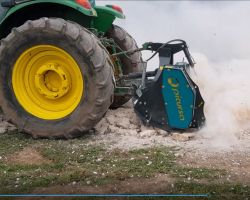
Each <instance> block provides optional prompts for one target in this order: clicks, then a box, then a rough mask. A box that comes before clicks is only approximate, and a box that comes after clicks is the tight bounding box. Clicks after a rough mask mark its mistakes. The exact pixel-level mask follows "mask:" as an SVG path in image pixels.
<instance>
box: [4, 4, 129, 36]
mask: <svg viewBox="0 0 250 200" xmlns="http://www.w3.org/2000/svg"><path fill="white" fill-rule="evenodd" d="M0 2H9V4H6V5H5V6H7V7H1V15H0V17H1V18H0V21H1V25H0V38H4V37H6V36H7V35H8V34H9V33H10V32H11V30H12V28H13V27H19V26H21V25H22V24H24V23H25V22H26V21H28V20H35V19H39V18H41V17H44V16H46V17H57V18H62V19H65V20H70V21H73V22H76V23H78V24H80V25H82V26H83V27H86V28H95V29H97V30H98V31H102V32H104V33H106V32H107V30H108V29H109V27H110V26H111V25H112V23H113V21H114V20H115V18H116V17H118V18H125V16H124V14H123V13H120V12H118V11H117V10H115V9H113V8H111V6H110V5H107V6H95V1H93V0H92V1H91V2H90V3H91V7H90V8H89V9H88V8H85V7H83V6H81V5H79V4H78V3H77V1H76V0H29V1H26V0H13V1H6V0H0Z"/></svg>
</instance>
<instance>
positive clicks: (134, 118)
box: [129, 113, 141, 126]
mask: <svg viewBox="0 0 250 200" xmlns="http://www.w3.org/2000/svg"><path fill="white" fill-rule="evenodd" d="M129 121H130V123H131V124H134V125H137V126H140V124H141V121H140V118H139V117H137V115H136V114H135V113H133V115H132V117H131V118H130V119H129Z"/></svg>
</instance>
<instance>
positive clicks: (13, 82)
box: [0, 18, 115, 139]
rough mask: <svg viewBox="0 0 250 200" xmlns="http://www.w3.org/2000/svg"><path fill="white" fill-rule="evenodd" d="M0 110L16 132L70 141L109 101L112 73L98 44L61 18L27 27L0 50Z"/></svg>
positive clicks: (5, 41)
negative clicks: (15, 128) (0, 109)
mask: <svg viewBox="0 0 250 200" xmlns="http://www.w3.org/2000/svg"><path fill="white" fill-rule="evenodd" d="M0 71H1V76H0V104H1V106H2V109H3V111H4V112H5V114H6V117H7V120H8V121H9V122H10V123H13V124H14V125H16V126H17V127H18V130H19V132H25V133H29V134H32V135H33V136H34V137H35V138H50V139H56V138H74V137H77V136H81V135H82V134H84V132H85V131H87V130H89V129H91V128H93V127H94V126H95V125H96V124H97V123H98V122H99V121H100V120H101V119H102V117H103V116H104V114H105V113H106V111H107V109H108V108H109V106H110V104H111V103H112V101H113V92H114V87H115V82H114V69H113V65H112V63H111V61H110V59H109V53H108V51H107V50H106V49H105V47H104V46H103V45H102V44H101V43H100V41H99V40H98V38H97V37H96V36H94V35H93V34H92V33H91V32H89V31H88V30H87V29H85V28H83V27H81V26H79V25H78V24H76V23H73V22H68V21H65V20H63V19H59V18H51V19H48V18H41V19H39V20H35V21H27V22H26V23H25V24H24V25H22V26H20V27H18V28H14V29H13V30H12V32H11V33H10V34H9V35H8V37H7V38H5V39H3V40H2V41H1V47H0Z"/></svg>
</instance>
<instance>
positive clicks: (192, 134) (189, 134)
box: [182, 133, 195, 138]
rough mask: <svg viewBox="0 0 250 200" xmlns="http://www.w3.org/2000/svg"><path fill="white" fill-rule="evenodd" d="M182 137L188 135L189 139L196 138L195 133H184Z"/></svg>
mask: <svg viewBox="0 0 250 200" xmlns="http://www.w3.org/2000/svg"><path fill="white" fill-rule="evenodd" d="M182 135H186V136H188V137H189V138H194V137H195V134H194V133H182Z"/></svg>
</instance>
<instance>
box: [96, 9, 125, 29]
mask: <svg viewBox="0 0 250 200" xmlns="http://www.w3.org/2000/svg"><path fill="white" fill-rule="evenodd" d="M94 9H95V10H96V12H97V14H98V17H96V18H94V19H93V24H92V25H91V27H92V28H95V29H97V30H98V31H102V32H104V33H106V32H107V31H108V29H109V27H110V26H111V25H112V23H113V21H114V20H115V18H116V17H118V18H121V19H125V15H124V14H123V13H121V12H118V11H117V10H115V9H113V8H112V7H111V5H106V6H95V7H94Z"/></svg>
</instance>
